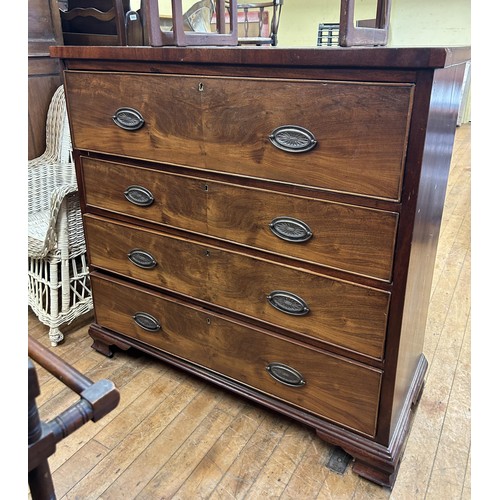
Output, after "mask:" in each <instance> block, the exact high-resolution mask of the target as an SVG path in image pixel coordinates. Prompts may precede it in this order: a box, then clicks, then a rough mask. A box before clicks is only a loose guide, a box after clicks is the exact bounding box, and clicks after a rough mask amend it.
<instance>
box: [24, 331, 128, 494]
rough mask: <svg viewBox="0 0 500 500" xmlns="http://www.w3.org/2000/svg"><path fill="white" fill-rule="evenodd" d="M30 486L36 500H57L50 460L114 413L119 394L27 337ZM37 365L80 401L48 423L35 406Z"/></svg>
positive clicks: (109, 385)
mask: <svg viewBox="0 0 500 500" xmlns="http://www.w3.org/2000/svg"><path fill="white" fill-rule="evenodd" d="M28 356H29V357H28V484H29V488H30V493H31V498H32V499H33V500H47V499H55V498H56V496H55V493H54V484H53V482H52V477H51V474H50V467H49V463H48V458H49V457H50V456H51V455H53V454H54V452H55V451H56V445H57V444H58V443H59V442H60V441H62V440H63V439H64V438H65V437H67V436H69V435H70V434H71V433H73V432H75V431H76V430H78V429H79V428H80V427H82V426H83V425H84V424H85V423H87V422H88V421H90V420H92V421H94V422H97V421H98V420H99V419H101V418H102V417H104V416H105V415H107V414H108V413H109V412H110V411H112V410H114V409H115V408H116V407H117V406H118V403H119V401H120V393H119V392H118V390H117V389H116V388H115V385H114V384H113V382H111V381H110V380H107V379H102V380H99V381H98V382H92V380H90V379H89V378H87V377H85V375H82V374H81V373H80V372H79V371H78V370H76V369H75V368H74V367H73V366H71V365H70V364H68V363H66V362H65V361H64V360H63V359H61V358H60V357H59V356H57V354H55V353H54V352H52V351H50V350H49V349H47V348H46V347H44V346H43V345H42V344H40V342H38V341H37V340H35V339H34V338H32V337H29V336H28ZM33 361H34V362H36V363H38V364H39V365H40V366H41V367H43V368H45V369H46V370H47V371H48V372H49V373H50V374H51V375H53V376H54V377H56V378H57V379H58V380H60V381H61V382H62V383H64V384H65V385H66V386H67V387H69V388H70V389H71V390H72V391H74V392H75V393H76V394H78V395H79V396H80V399H79V400H78V401H77V402H76V403H74V404H72V405H71V406H70V407H68V408H67V409H66V410H64V411H63V412H62V413H60V414H59V415H57V417H55V418H53V419H52V420H50V421H49V422H42V421H41V420H40V415H39V413H38V408H37V405H36V398H37V397H38V396H39V395H40V386H39V384H38V376H37V373H36V367H35V365H34V363H33Z"/></svg>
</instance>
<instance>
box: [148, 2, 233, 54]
mask: <svg viewBox="0 0 500 500" xmlns="http://www.w3.org/2000/svg"><path fill="white" fill-rule="evenodd" d="M171 2H172V29H171V30H165V29H162V26H161V23H160V12H159V6H158V0H144V1H142V2H141V9H140V10H141V16H142V19H143V25H144V41H145V43H146V44H149V45H151V46H153V47H161V46H163V45H176V46H180V47H186V46H190V45H215V46H218V45H238V21H237V13H236V0H230V1H229V2H228V4H229V5H228V6H227V11H228V20H229V22H228V23H226V15H225V13H226V4H225V0H200V1H198V2H196V3H195V4H194V5H192V6H191V7H190V9H189V10H188V11H187V12H186V13H184V12H183V4H182V0H171ZM211 9H213V10H212V13H213V15H214V16H215V19H216V22H215V30H214V31H210V30H209V27H210V20H211V17H212V14H211V15H210V16H209V17H208V19H207V22H206V23H201V24H202V25H203V26H206V28H204V29H205V31H195V30H193V29H192V28H193V22H192V21H191V22H190V21H189V18H190V17H191V16H197V15H199V13H201V12H203V11H207V10H211ZM196 24H199V23H196Z"/></svg>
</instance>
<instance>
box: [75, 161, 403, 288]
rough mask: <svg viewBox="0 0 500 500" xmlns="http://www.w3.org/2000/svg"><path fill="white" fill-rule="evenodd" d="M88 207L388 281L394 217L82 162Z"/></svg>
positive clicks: (110, 164) (138, 169)
mask: <svg viewBox="0 0 500 500" xmlns="http://www.w3.org/2000/svg"><path fill="white" fill-rule="evenodd" d="M81 163H82V167H83V181H84V186H85V196H86V203H87V204H88V205H90V206H92V207H97V208H103V209H105V210H109V211H112V212H117V213H120V214H123V215H127V216H133V217H136V218H139V219H141V220H148V221H151V222H155V223H160V224H165V225H169V226H173V227H177V228H181V229H186V230H189V231H195V232H199V233H203V234H208V235H210V236H215V237H218V238H223V239H225V240H229V241H234V242H236V243H242V244H244V245H248V246H252V247H256V248H261V249H264V250H268V251H271V252H274V253H277V254H280V255H286V256H289V257H293V258H297V259H301V260H305V261H309V262H314V263H317V264H321V265H325V266H328V267H332V268H336V269H341V270H345V271H348V272H352V273H356V274H361V275H365V276H370V277H374V278H378V279H382V280H386V281H390V279H391V276H392V263H393V253H394V242H395V238H396V230H397V223H398V215H397V213H394V212H387V211H382V210H374V209H369V208H364V207H357V206H353V205H346V204H341V203H333V202H328V201H321V200H317V199H312V198H305V197H299V196H290V195H285V194H282V193H278V192H274V191H267V190H262V189H254V188H248V187H243V186H240V185H231V184H226V183H221V182H215V181H211V180H206V179H202V178H197V177H188V176H181V175H175V174H170V173H166V172H162V171H158V170H153V169H149V168H141V167H136V166H132V165H125V164H120V163H116V162H109V161H103V160H97V159H94V158H85V157H84V158H82V159H81Z"/></svg>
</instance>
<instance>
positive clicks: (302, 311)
mask: <svg viewBox="0 0 500 500" xmlns="http://www.w3.org/2000/svg"><path fill="white" fill-rule="evenodd" d="M267 301H268V302H269V304H271V305H272V306H273V307H274V308H275V309H278V311H281V312H282V313H285V314H291V315H292V316H304V315H306V314H307V313H308V312H309V307H308V306H307V304H306V302H305V300H304V299H302V298H301V297H299V296H298V295H295V294H294V293H291V292H285V291H284V290H274V291H273V292H271V293H270V294H269V295H268V296H267Z"/></svg>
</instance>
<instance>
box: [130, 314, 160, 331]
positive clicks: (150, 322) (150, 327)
mask: <svg viewBox="0 0 500 500" xmlns="http://www.w3.org/2000/svg"><path fill="white" fill-rule="evenodd" d="M133 319H134V321H135V322H136V323H137V324H138V325H139V326H140V327H141V328H142V329H143V330H146V331H147V332H157V331H159V330H160V329H161V325H160V323H159V321H158V320H157V319H156V318H155V317H154V316H151V314H148V313H145V312H137V313H135V314H134V316H133Z"/></svg>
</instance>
